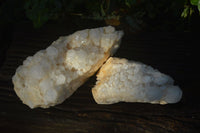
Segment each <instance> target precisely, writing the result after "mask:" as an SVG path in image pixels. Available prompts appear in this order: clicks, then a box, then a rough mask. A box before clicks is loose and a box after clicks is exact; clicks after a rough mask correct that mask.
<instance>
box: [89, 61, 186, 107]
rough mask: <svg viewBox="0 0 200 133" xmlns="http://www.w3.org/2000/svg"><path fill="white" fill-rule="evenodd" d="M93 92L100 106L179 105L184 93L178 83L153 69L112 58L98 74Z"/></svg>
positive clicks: (137, 63)
mask: <svg viewBox="0 0 200 133" xmlns="http://www.w3.org/2000/svg"><path fill="white" fill-rule="evenodd" d="M97 80H98V81H97V83H96V86H95V87H94V88H93V89H92V93H93V97H94V99H95V101H96V102H97V103H98V104H113V103H117V102H121V101H123V102H148V103H154V104H167V103H176V102H178V101H179V100H180V99H181V97H182V91H181V89H180V88H179V87H178V86H174V85H173V84H174V80H173V79H172V78H171V77H170V76H168V75H165V74H163V73H161V72H159V71H158V70H156V69H153V68H152V67H151V66H147V65H145V64H142V63H139V62H134V61H128V60H126V59H120V58H112V57H110V58H109V59H108V60H107V62H106V63H105V64H104V65H103V66H102V67H101V69H100V71H99V73H98V75H97Z"/></svg>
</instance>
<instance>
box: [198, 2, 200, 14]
mask: <svg viewBox="0 0 200 133" xmlns="http://www.w3.org/2000/svg"><path fill="white" fill-rule="evenodd" d="M198 9H199V12H200V0H199V2H198Z"/></svg>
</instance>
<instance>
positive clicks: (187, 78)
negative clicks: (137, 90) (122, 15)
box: [0, 23, 200, 133]
mask: <svg viewBox="0 0 200 133" xmlns="http://www.w3.org/2000/svg"><path fill="white" fill-rule="evenodd" d="M100 25H101V24H98V25H95V24H93V25H90V26H87V25H82V26H78V25H76V24H73V23H71V25H65V24H59V25H58V24H57V25H55V24H48V25H47V26H46V27H44V28H42V29H40V30H34V29H33V28H32V27H31V25H30V24H29V23H22V24H19V25H17V26H16V27H15V30H14V35H13V36H14V37H13V40H12V44H11V46H10V48H9V49H8V51H7V54H6V60H5V62H4V64H3V65H2V66H1V68H0V132H1V133H5V132H29V133H36V132H37V133H38V132H47V133H55V132H61V133H62V132H63V133H64V132H65V133H66V132H68V133H74V132H77V133H82V132H83V133H84V132H87V133H88V132H89V133H94V132H95V133H102V132H104V133H105V132H109V133H111V132H115V133H120V132H123V133H126V132H127V133H133V132H145V133H159V132H162V133H191V132H192V133H199V132H200V103H199V96H198V95H199V92H200V91H199V85H198V74H197V72H196V70H197V69H196V68H197V67H195V66H196V61H197V58H196V55H197V52H196V46H195V44H196V43H195V41H196V40H197V38H196V40H195V37H194V36H193V34H192V33H166V32H158V33H155V32H154V33H151V32H141V33H134V34H133V33H130V32H128V31H125V36H124V38H123V40H122V44H121V47H120V49H119V50H118V52H117V53H116V55H115V56H118V57H123V58H128V59H131V60H136V61H141V62H143V63H146V64H148V65H151V66H153V67H154V68H157V69H159V70H160V71H161V72H163V73H166V74H169V75H171V76H172V77H173V78H174V79H175V81H176V84H178V85H179V86H180V87H181V88H182V90H183V98H182V100H181V102H179V103H177V104H170V105H164V106H163V105H152V104H145V103H117V104H113V105H98V104H96V103H95V101H94V100H93V98H92V94H91V88H92V86H94V85H95V81H96V79H95V76H93V77H91V78H90V79H89V80H88V81H87V82H86V83H85V84H84V85H83V86H81V87H80V88H79V89H78V90H77V91H76V92H75V93H74V94H73V95H72V96H71V97H70V98H69V99H67V100H66V101H65V102H63V103H62V104H60V105H57V106H55V107H51V108H49V109H41V108H37V109H33V110H31V109H30V108H28V107H27V106H26V105H24V104H22V102H21V101H20V100H19V98H18V97H17V96H16V94H15V92H14V90H13V84H12V81H11V78H12V76H13V74H14V73H15V70H16V68H17V67H18V66H19V65H21V64H22V61H23V60H24V59H25V58H26V57H27V56H30V55H33V54H34V53H35V52H37V51H38V50H41V49H44V48H46V47H47V46H48V45H50V44H51V42H52V41H54V40H56V39H57V38H58V37H59V36H61V35H68V34H71V33H73V32H74V31H76V30H78V29H85V28H92V27H95V26H96V27H97V26H100Z"/></svg>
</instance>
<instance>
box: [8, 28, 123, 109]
mask: <svg viewBox="0 0 200 133" xmlns="http://www.w3.org/2000/svg"><path fill="white" fill-rule="evenodd" d="M122 35H123V32H122V31H116V30H115V29H114V28H113V27H111V26H108V27H102V28H96V29H86V30H82V31H77V32H75V33H74V34H72V35H69V36H64V37H60V38H59V39H58V40H56V41H54V42H53V43H52V44H51V45H50V46H49V47H48V48H46V49H45V50H41V51H39V52H37V53H36V54H35V55H34V56H30V57H28V58H27V59H26V60H25V61H24V62H23V65H21V66H19V67H18V68H17V70H16V73H15V75H14V76H13V78H12V81H13V84H14V90H15V92H16V94H17V95H18V97H19V98H20V99H21V100H22V101H23V103H24V104H26V105H28V106H29V107H30V108H35V107H42V108H48V107H50V106H54V105H56V104H60V103H62V102H63V101H64V100H65V99H66V98H68V97H69V96H71V95H72V94H73V92H74V91H75V90H76V89H77V88H78V87H80V86H81V85H82V84H83V83H84V82H85V81H86V80H87V79H88V78H89V77H90V76H92V75H93V74H94V73H95V72H96V71H97V70H98V69H99V67H100V66H101V65H102V64H103V62H105V61H106V59H107V58H108V57H109V56H110V54H113V52H114V51H115V50H116V49H117V48H118V47H119V43H120V39H121V37H122Z"/></svg>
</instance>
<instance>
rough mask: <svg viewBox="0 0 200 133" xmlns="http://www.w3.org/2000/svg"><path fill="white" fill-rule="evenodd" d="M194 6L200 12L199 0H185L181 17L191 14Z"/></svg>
mask: <svg viewBox="0 0 200 133" xmlns="http://www.w3.org/2000/svg"><path fill="white" fill-rule="evenodd" d="M196 8H197V9H198V11H199V13H200V0H190V1H188V0H185V5H184V10H183V12H182V14H181V17H183V18H187V17H190V16H192V14H193V13H194V12H195V9H196Z"/></svg>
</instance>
